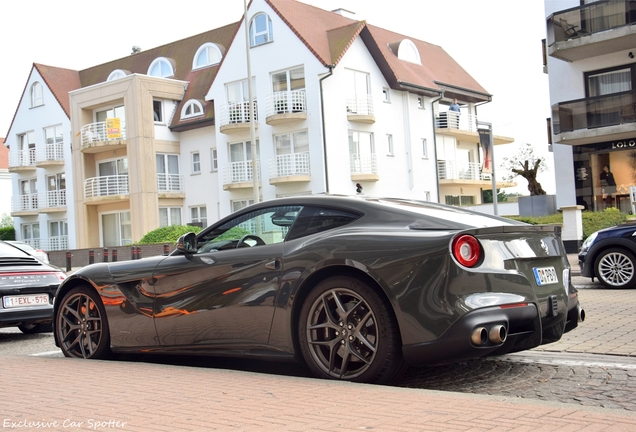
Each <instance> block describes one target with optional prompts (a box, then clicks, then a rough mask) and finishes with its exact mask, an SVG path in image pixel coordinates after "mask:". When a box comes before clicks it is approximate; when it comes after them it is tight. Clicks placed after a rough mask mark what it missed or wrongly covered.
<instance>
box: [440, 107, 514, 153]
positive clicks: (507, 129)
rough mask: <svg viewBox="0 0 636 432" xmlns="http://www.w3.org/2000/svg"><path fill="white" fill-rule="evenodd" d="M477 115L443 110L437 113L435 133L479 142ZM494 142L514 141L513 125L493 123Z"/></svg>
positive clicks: (507, 142)
mask: <svg viewBox="0 0 636 432" xmlns="http://www.w3.org/2000/svg"><path fill="white" fill-rule="evenodd" d="M477 129H478V126H477V116H475V115H473V114H466V113H458V112H456V111H441V112H436V113H435V133H437V134H440V135H450V136H453V137H455V138H456V139H457V140H458V141H467V142H472V143H479V132H478V131H477ZM492 129H493V131H494V133H495V134H494V136H493V142H494V143H495V145H499V144H510V143H512V142H514V140H515V139H514V138H513V137H512V127H511V126H510V125H493V128H492Z"/></svg>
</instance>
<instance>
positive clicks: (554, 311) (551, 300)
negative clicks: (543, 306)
mask: <svg viewBox="0 0 636 432" xmlns="http://www.w3.org/2000/svg"><path fill="white" fill-rule="evenodd" d="M548 305H549V307H550V310H549V311H548V315H552V316H553V317H555V316H557V315H558V314H559V302H558V301H557V296H555V295H551V296H550V297H548Z"/></svg>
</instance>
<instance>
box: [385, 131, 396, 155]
mask: <svg viewBox="0 0 636 432" xmlns="http://www.w3.org/2000/svg"><path fill="white" fill-rule="evenodd" d="M386 144H387V156H395V150H394V148H393V135H391V134H386Z"/></svg>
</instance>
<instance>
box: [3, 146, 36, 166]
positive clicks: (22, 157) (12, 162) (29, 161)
mask: <svg viewBox="0 0 636 432" xmlns="http://www.w3.org/2000/svg"><path fill="white" fill-rule="evenodd" d="M35 161H36V158H35V148H30V149H28V150H17V151H13V150H11V151H9V172H26V171H35Z"/></svg>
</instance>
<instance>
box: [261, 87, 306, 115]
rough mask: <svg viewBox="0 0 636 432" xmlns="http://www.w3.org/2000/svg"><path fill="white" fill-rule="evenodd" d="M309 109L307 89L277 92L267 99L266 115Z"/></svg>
mask: <svg viewBox="0 0 636 432" xmlns="http://www.w3.org/2000/svg"><path fill="white" fill-rule="evenodd" d="M306 111H307V102H306V99H305V90H293V91H282V92H275V93H274V94H271V95H269V96H267V99H265V115H266V116H267V117H269V116H272V115H276V114H287V113H299V112H306Z"/></svg>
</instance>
